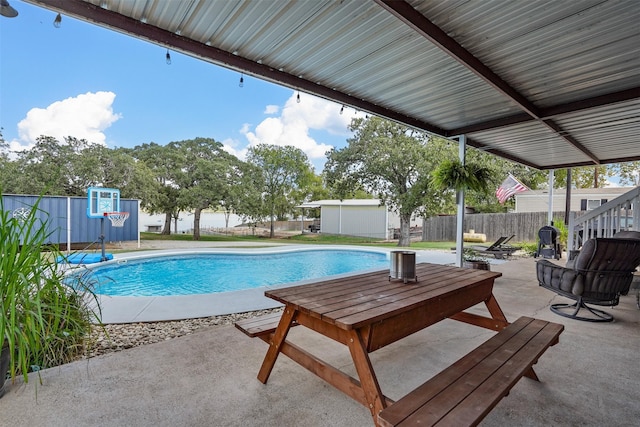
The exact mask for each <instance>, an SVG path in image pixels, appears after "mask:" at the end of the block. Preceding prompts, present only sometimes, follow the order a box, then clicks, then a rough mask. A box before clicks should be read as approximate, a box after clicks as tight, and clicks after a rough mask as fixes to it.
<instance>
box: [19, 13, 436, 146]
mask: <svg viewBox="0 0 640 427" xmlns="http://www.w3.org/2000/svg"><path fill="white" fill-rule="evenodd" d="M25 1H27V2H29V3H33V4H36V5H38V6H41V7H44V8H46V9H50V10H55V11H58V12H61V13H63V14H66V15H69V16H73V17H76V18H78V19H81V20H85V21H89V22H92V23H95V24H97V25H100V26H102V27H106V28H109V29H113V30H116V31H119V32H122V33H125V34H127V35H131V36H133V37H136V38H139V39H143V40H147V41H149V42H152V43H154V44H158V45H161V46H163V47H166V48H168V49H172V50H176V51H178V52H182V53H184V54H187V55H190V56H195V57H197V58H199V59H203V60H205V61H207V62H211V63H214V64H216V65H220V66H222V67H225V68H229V69H232V70H236V71H239V72H240V71H241V72H244V73H245V74H248V75H253V76H257V77H259V78H262V79H265V80H267V81H270V82H273V83H277V84H280V85H283V86H286V87H290V88H292V89H297V90H300V91H303V92H307V93H311V94H314V95H317V96H319V97H321V98H325V99H328V100H332V101H335V102H337V103H341V104H344V105H348V106H351V107H354V108H356V109H358V110H362V111H367V112H369V113H371V114H375V115H377V116H380V117H385V118H387V119H390V120H394V121H397V122H400V123H404V124H406V125H408V126H411V127H415V128H416V129H421V130H424V131H426V132H429V133H432V134H436V135H440V136H443V137H444V136H445V135H446V133H447V131H446V129H442V128H440V127H438V126H435V125H433V124H431V123H428V122H425V121H422V120H418V119H416V118H414V117H409V116H406V115H404V114H402V113H399V112H396V111H393V110H390V109H388V108H385V107H383V106H381V105H377V104H374V103H371V102H369V101H367V100H364V99H360V98H357V97H355V96H351V95H348V94H345V93H343V92H340V91H338V90H335V89H332V88H329V87H326V86H322V85H321V84H318V83H316V82H312V81H309V80H305V79H303V78H300V77H298V76H295V75H292V74H288V73H286V72H284V71H280V70H278V69H277V68H274V67H270V66H269V65H267V64H260V63H257V62H255V61H253V60H250V59H247V58H244V57H242V56H239V55H234V54H233V53H231V52H227V51H224V50H222V49H219V48H217V47H213V46H208V45H206V44H204V43H200V42H196V41H195V40H192V39H189V38H187V37H183V36H180V35H177V34H174V33H172V32H170V31H166V30H163V29H161V28H158V27H154V26H152V25H148V24H145V23H142V22H140V21H138V20H135V19H132V18H129V17H127V16H124V15H121V14H119V13H116V12H113V11H110V10H106V9H102V8H101V7H99V6H96V5H94V4H92V3H87V2H85V1H82V0H25Z"/></svg>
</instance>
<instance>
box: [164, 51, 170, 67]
mask: <svg viewBox="0 0 640 427" xmlns="http://www.w3.org/2000/svg"><path fill="white" fill-rule="evenodd" d="M165 57H166V58H167V65H171V55H170V54H169V49H167V54H166V55H165Z"/></svg>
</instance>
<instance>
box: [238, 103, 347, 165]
mask: <svg viewBox="0 0 640 427" xmlns="http://www.w3.org/2000/svg"><path fill="white" fill-rule="evenodd" d="M296 98H297V92H294V93H293V94H292V95H291V97H290V98H289V99H288V100H287V102H286V103H285V106H284V108H283V109H282V114H280V116H278V117H268V118H266V119H264V120H263V121H262V122H261V123H260V124H259V125H257V126H256V127H255V130H254V131H250V130H249V129H248V128H243V133H244V135H245V136H246V137H247V140H248V141H249V146H255V145H258V144H271V145H279V146H285V145H292V146H294V147H298V148H300V149H301V150H302V151H304V152H305V153H306V154H307V156H308V157H309V159H310V160H312V161H313V160H315V159H324V158H325V153H326V152H327V151H328V150H329V149H331V148H332V145H329V144H326V143H323V142H321V141H316V140H315V139H314V138H313V137H311V135H310V134H309V132H310V131H312V130H317V131H325V132H328V133H329V134H331V135H344V136H345V138H346V137H348V136H349V135H350V133H349V130H348V125H349V123H350V121H351V117H352V114H340V107H341V106H340V105H339V104H336V103H335V102H331V101H326V100H324V99H321V98H318V97H315V96H312V95H308V94H301V95H300V103H298V102H297V101H296ZM271 107H273V106H267V108H266V110H265V113H266V112H267V111H268V112H274V113H275V109H273V108H271Z"/></svg>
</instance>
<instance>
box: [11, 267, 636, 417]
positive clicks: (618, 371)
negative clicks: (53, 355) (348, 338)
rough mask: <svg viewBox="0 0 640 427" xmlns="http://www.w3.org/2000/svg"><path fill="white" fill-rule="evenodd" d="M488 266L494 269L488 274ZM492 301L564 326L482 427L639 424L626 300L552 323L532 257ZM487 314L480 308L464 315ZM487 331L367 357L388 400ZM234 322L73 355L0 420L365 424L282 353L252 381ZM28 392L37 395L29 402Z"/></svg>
mask: <svg viewBox="0 0 640 427" xmlns="http://www.w3.org/2000/svg"><path fill="white" fill-rule="evenodd" d="M493 269H494V268H493V266H492V270H493ZM495 270H496V271H500V272H501V273H502V274H503V276H502V277H500V278H498V279H496V282H495V286H494V293H495V296H496V298H497V300H498V302H499V303H500V306H501V307H502V309H503V310H504V311H505V315H506V316H507V319H509V320H510V321H514V320H515V319H517V318H518V317H520V316H531V317H536V318H540V319H544V320H549V321H552V322H557V323H562V324H564V325H565V331H564V332H563V333H562V334H561V336H560V342H559V343H558V345H555V346H553V347H551V348H550V349H549V350H547V351H546V352H545V354H543V355H542V357H541V358H540V360H539V362H538V364H537V365H536V368H535V369H536V373H537V374H538V376H539V377H540V382H536V381H532V380H530V379H528V378H523V379H521V380H520V381H518V383H517V384H516V385H515V387H514V388H513V389H512V390H511V392H510V393H509V395H508V396H506V397H505V398H503V399H502V400H501V401H500V402H499V403H498V405H497V406H496V407H495V408H494V409H493V410H492V411H491V412H490V413H489V415H488V416H487V417H486V418H485V419H484V420H483V421H482V423H481V424H480V425H481V426H483V427H504V426H518V427H543V426H555V427H576V426H580V427H602V426H629V427H631V426H637V425H638V420H640V405H638V396H640V382H639V381H638V378H640V365H639V364H638V354H640V339H639V337H640V329H639V327H640V310H638V308H637V307H636V303H635V295H628V296H624V297H622V298H621V299H620V305H619V306H616V307H607V308H605V310H606V311H608V312H611V314H613V315H614V317H615V321H614V322H612V323H590V322H580V321H576V320H571V319H567V318H564V317H560V316H557V315H555V314H553V313H552V312H551V311H550V310H549V304H552V303H555V302H567V301H568V300H567V299H566V298H562V297H560V296H558V295H556V294H555V293H553V292H550V291H548V290H546V289H544V288H542V287H540V286H538V283H537V281H536V274H535V260H534V259H533V258H523V259H514V260H509V261H508V262H506V263H502V264H499V265H496V266H495ZM471 311H472V312H476V313H478V314H484V313H485V312H486V310H485V308H484V307H483V306H482V305H479V306H477V307H474V308H472V309H471ZM290 335H291V339H292V340H293V342H294V343H296V344H298V345H300V346H301V347H303V348H307V349H309V350H310V351H312V352H313V353H314V354H317V355H318V356H319V357H321V358H322V359H323V360H326V361H327V362H328V363H330V364H332V365H333V366H336V367H339V368H340V369H342V370H344V371H345V372H346V373H348V374H349V375H356V374H355V368H354V366H353V362H352V360H351V357H350V355H349V352H348V351H346V350H345V348H344V347H343V346H341V345H339V344H336V343H335V342H333V341H331V340H328V339H325V338H323V337H320V336H318V335H317V334H315V333H314V332H312V331H309V330H307V329H306V328H302V327H300V328H294V329H293V330H292V331H291V333H290ZM491 335H492V332H491V331H488V330H484V329H481V328H478V327H475V326H471V325H467V324H464V323H460V322H456V321H453V320H444V321H442V322H439V323H438V324H436V325H433V326H431V327H429V328H427V329H424V330H422V331H420V332H418V333H416V334H413V335H411V336H409V337H407V338H405V339H403V340H401V341H399V342H397V343H394V344H392V345H389V346H387V347H384V348H382V349H380V350H378V351H375V352H374V353H371V355H370V357H371V358H372V363H373V364H374V366H375V369H376V373H377V375H378V380H379V381H380V385H381V387H382V390H383V391H384V393H385V395H387V396H389V397H390V398H392V399H399V398H400V397H402V396H403V395H405V394H406V393H407V392H408V391H409V390H412V389H413V388H415V387H417V386H418V385H419V384H421V383H422V382H424V381H425V380H426V379H428V378H430V377H432V376H433V375H435V374H436V373H438V372H439V371H441V370H442V369H444V368H445V367H447V366H449V365H450V364H451V363H452V362H453V361H455V360H456V359H457V358H459V357H461V356H463V355H464V354H466V353H468V352H469V351H470V350H471V349H473V348H475V347H476V346H478V345H479V344H480V343H482V342H483V341H485V340H486V339H488V337H489V336H491ZM267 347H268V346H267V345H266V344H265V343H264V342H263V341H261V340H259V339H255V338H254V339H251V338H249V337H247V336H246V335H244V334H243V333H242V332H240V331H239V330H237V329H236V328H234V327H233V326H211V327H207V328H203V329H202V330H200V331H198V332H196V333H193V334H191V335H185V336H182V337H180V338H174V339H170V340H167V341H163V342H159V343H155V344H149V345H144V346H139V347H135V348H131V349H128V350H124V351H120V352H117V353H110V354H106V355H103V356H99V357H95V358H92V359H90V360H81V361H77V362H73V363H69V364H66V365H63V366H60V367H55V368H51V369H46V370H43V371H41V376H42V381H43V384H42V385H40V384H39V383H38V378H37V377H31V379H30V381H29V383H28V384H26V385H25V384H23V383H22V382H21V381H20V380H18V381H17V382H16V384H14V385H11V386H10V387H9V390H8V391H7V393H6V394H5V395H4V396H3V397H2V399H0V413H1V417H0V420H1V421H0V425H7V426H18V427H22V426H24V427H32V426H47V427H58V426H59V427H76V426H77V427H93V426H96V427H98V426H99V427H122V426H135V427H165V426H166V427H173V426H185V427H201V426H215V427H218V426H220V427H272V426H273V427H276V426H277V427H281V426H285V427H288V426H299V425H304V426H305V427H354V426H358V427H359V426H363V427H367V426H373V422H372V419H371V415H370V414H369V410H368V409H367V408H365V407H364V406H362V405H361V404H359V403H357V402H356V401H354V400H352V399H350V398H348V397H347V396H345V395H344V394H343V393H342V392H340V391H338V390H337V389H335V388H333V387H331V386H329V385H328V384H327V383H326V382H324V381H323V380H321V379H319V378H318V377H316V376H315V375H313V374H311V373H310V372H308V371H307V370H305V369H304V368H302V367H300V366H299V365H297V364H296V363H295V362H293V361H291V360H290V359H289V358H288V357H284V356H281V357H280V358H279V359H278V361H277V363H276V365H275V368H274V371H273V373H272V375H271V378H270V379H269V382H268V383H267V384H266V385H265V384H262V383H260V382H259V381H258V380H257V379H256V375H257V374H258V370H259V369H260V365H261V363H262V360H263V358H264V356H265V353H266V351H267ZM36 386H37V395H36Z"/></svg>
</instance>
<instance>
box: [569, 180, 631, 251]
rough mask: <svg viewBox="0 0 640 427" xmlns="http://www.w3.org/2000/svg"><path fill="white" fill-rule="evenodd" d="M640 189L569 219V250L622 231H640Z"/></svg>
mask: <svg viewBox="0 0 640 427" xmlns="http://www.w3.org/2000/svg"><path fill="white" fill-rule="evenodd" d="M639 203H640V187H636V188H634V189H632V190H631V191H629V192H627V193H625V194H623V195H621V196H619V197H616V198H615V199H613V200H611V201H609V202H607V203H605V204H604V205H601V206H599V207H598V208H596V209H593V210H590V211H588V212H587V213H585V214H583V215H580V216H576V215H575V213H574V214H572V215H571V216H570V217H569V227H568V229H569V235H568V237H567V246H568V249H569V250H575V249H579V248H580V247H581V246H582V243H583V242H585V241H587V240H588V239H591V238H594V237H612V236H613V235H614V234H615V233H617V232H618V231H622V230H636V231H637V230H640V228H639V227H640V209H637V208H638V207H639V206H640V204H639Z"/></svg>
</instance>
